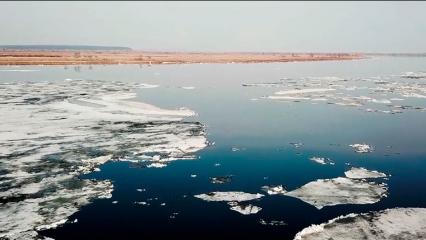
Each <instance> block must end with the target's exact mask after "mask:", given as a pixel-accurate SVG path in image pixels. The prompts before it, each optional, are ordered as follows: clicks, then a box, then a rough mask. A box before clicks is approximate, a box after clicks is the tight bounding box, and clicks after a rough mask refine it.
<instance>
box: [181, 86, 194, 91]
mask: <svg viewBox="0 0 426 240" xmlns="http://www.w3.org/2000/svg"><path fill="white" fill-rule="evenodd" d="M180 88H182V89H185V90H194V89H195V87H193V86H185V87H180Z"/></svg>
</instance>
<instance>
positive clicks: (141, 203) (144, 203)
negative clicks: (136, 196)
mask: <svg viewBox="0 0 426 240" xmlns="http://www.w3.org/2000/svg"><path fill="white" fill-rule="evenodd" d="M134 203H135V204H137V205H143V206H148V205H149V203H147V202H134Z"/></svg>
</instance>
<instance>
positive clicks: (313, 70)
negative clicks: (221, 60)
mask: <svg viewBox="0 0 426 240" xmlns="http://www.w3.org/2000/svg"><path fill="white" fill-rule="evenodd" d="M39 69H41V71H40V72H31V73H25V74H23V73H7V79H9V80H19V81H24V80H33V81H35V80H51V81H56V80H57V81H61V80H63V79H65V78H86V79H104V80H119V81H132V82H134V81H135V82H141V83H151V84H158V85H160V87H159V88H153V89H141V90H139V91H138V99H140V100H142V101H145V102H148V103H152V104H154V105H157V106H160V107H165V108H176V107H181V106H186V107H189V108H191V109H193V110H195V111H196V112H197V113H198V114H199V115H198V116H197V117H193V118H191V119H190V120H197V121H201V122H202V123H203V124H205V125H206V127H207V133H208V135H207V138H208V139H209V141H211V142H215V143H216V144H215V145H214V146H210V147H208V148H206V149H204V150H202V151H200V152H199V153H198V154H197V155H198V156H199V159H197V160H182V161H176V162H173V163H172V164H170V165H169V166H168V167H166V168H161V169H147V168H139V167H138V166H137V165H134V164H131V163H125V162H111V163H107V164H105V165H104V166H102V167H101V171H100V172H95V173H91V174H88V175H86V176H82V177H83V178H90V179H109V180H111V181H113V184H114V192H113V196H112V199H100V200H95V201H94V202H93V203H92V204H89V205H86V206H85V207H83V208H82V209H81V211H79V212H77V213H76V214H74V215H73V216H72V217H71V218H70V219H71V220H74V219H78V223H73V224H65V225H64V226H62V227H59V228H57V229H54V230H49V231H45V232H43V234H44V235H46V236H49V237H53V238H55V239H144V238H147V239H152V238H153V237H166V236H167V237H174V238H183V237H185V238H189V239H195V238H197V239H199V238H206V237H208V238H211V237H222V238H224V237H226V238H229V237H238V238H242V237H255V236H259V237H264V238H269V239H292V238H293V236H294V234H295V233H297V232H298V231H300V230H301V229H303V228H304V227H307V226H309V225H310V224H313V223H321V222H325V221H327V220H329V219H331V218H334V217H337V216H339V215H343V214H347V213H352V212H356V213H358V212H366V211H370V210H380V209H386V208H391V207H426V194H424V192H423V186H425V184H426V141H425V139H426V128H425V127H426V112H420V111H407V112H404V113H403V114H397V115H390V114H372V113H367V112H364V111H359V110H357V109H356V108H348V107H341V106H332V105H327V104H319V105H312V104H309V103H282V102H273V101H267V100H260V101H251V100H250V99H251V98H258V97H260V96H263V95H268V94H271V93H273V92H275V91H278V90H279V88H256V87H253V88H247V87H242V86H241V84H242V83H246V82H274V81H278V80H279V79H280V78H284V77H303V76H339V77H368V76H377V75H387V74H400V73H401V72H406V71H422V70H425V69H426V61H425V59H424V58H379V59H368V60H361V61H348V62H318V63H282V64H236V65H235V64H213V65H210V64H204V65H177V66H153V67H142V68H140V67H138V66H108V67H103V66H95V67H94V68H93V69H92V70H88V69H86V68H84V67H83V69H82V70H81V71H80V72H75V71H73V70H72V69H67V70H65V69H62V68H60V67H43V68H39ZM5 74H6V73H5ZM23 76H25V77H23ZM180 86H195V89H194V90H185V89H180V88H178V87H180ZM418 103H419V104H425V102H424V101H423V102H422V101H420V100H419V102H418ZM290 142H302V143H304V145H303V146H302V147H301V148H294V147H293V146H292V145H290V144H289V143H290ZM360 142H366V143H369V144H371V145H373V146H375V148H376V149H375V151H374V152H373V153H369V154H358V153H355V152H353V151H352V149H351V148H350V147H348V144H352V143H360ZM387 146H392V148H389V147H387ZM232 147H237V148H239V149H241V150H240V151H236V152H234V151H231V148H232ZM312 156H322V157H328V158H331V159H332V160H333V161H334V162H335V163H336V164H335V165H319V164H316V163H314V162H312V161H310V160H309V158H310V157H312ZM216 163H220V166H215V164H216ZM348 164H350V166H349V165H348ZM351 166H360V167H365V168H367V169H372V170H378V171H382V172H385V173H387V174H390V175H391V177H390V178H389V180H387V181H386V182H387V183H388V185H389V196H388V197H387V198H384V199H382V200H381V201H380V202H378V203H375V204H365V205H339V206H332V207H324V208H323V209H321V210H317V209H316V208H315V207H313V206H311V205H309V204H307V203H304V202H302V201H300V200H298V199H295V198H291V197H286V196H276V195H275V196H266V197H264V198H262V199H260V200H259V201H257V202H255V205H257V206H260V207H262V211H260V212H259V213H258V214H255V215H248V216H244V215H241V214H239V213H237V212H235V211H231V210H229V206H228V205H227V204H226V203H222V202H205V201H202V200H200V199H196V198H194V197H193V195H195V194H200V193H207V192H210V191H244V192H250V193H260V192H261V190H260V188H261V186H263V185H276V184H282V185H283V186H284V187H285V188H286V189H289V190H291V189H295V188H298V187H300V186H301V185H303V184H306V183H307V182H310V181H313V180H316V179H320V178H333V177H338V176H344V171H345V170H348V169H349V168H350V167H351ZM191 174H196V175H197V177H196V178H191V177H190V175H191ZM224 175H233V178H232V182H231V183H227V184H222V185H218V184H212V183H210V182H209V177H214V176H224ZM139 188H144V189H146V191H145V192H138V191H136V189H139ZM150 198H152V200H151V201H148V199H150ZM112 201H118V203H117V204H112ZM135 201H146V202H148V203H150V205H149V206H141V205H137V204H134V202H135ZM161 203H166V205H165V206H161ZM174 213H178V214H175V218H171V217H170V216H172V215H173V214H174ZM260 219H264V220H283V221H285V222H286V223H287V225H285V226H264V225H261V224H259V220H260Z"/></svg>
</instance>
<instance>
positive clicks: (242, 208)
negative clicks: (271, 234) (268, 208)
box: [228, 202, 262, 215]
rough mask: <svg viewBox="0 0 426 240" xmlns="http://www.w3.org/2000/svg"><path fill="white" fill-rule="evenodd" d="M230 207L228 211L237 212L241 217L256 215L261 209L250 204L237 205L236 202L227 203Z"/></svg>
mask: <svg viewBox="0 0 426 240" xmlns="http://www.w3.org/2000/svg"><path fill="white" fill-rule="evenodd" d="M228 204H229V205H230V206H231V207H230V209H231V210H233V211H236V212H239V213H241V214H243V215H251V214H256V213H258V212H260V210H262V208H261V207H258V206H254V205H252V204H244V203H238V202H229V203H228Z"/></svg>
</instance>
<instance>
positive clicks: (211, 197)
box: [194, 191, 264, 215]
mask: <svg viewBox="0 0 426 240" xmlns="http://www.w3.org/2000/svg"><path fill="white" fill-rule="evenodd" d="M194 197H196V198H199V199H202V200H204V201H208V202H227V203H228V205H229V206H230V209H231V210H233V211H237V212H239V213H241V214H243V215H249V214H256V213H258V212H259V211H260V210H262V208H260V207H258V206H254V205H252V204H249V203H246V202H247V201H252V200H257V199H260V198H262V197H264V195H263V194H260V193H255V194H253V193H245V192H236V191H230V192H210V193H203V194H198V195H195V196H194Z"/></svg>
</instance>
